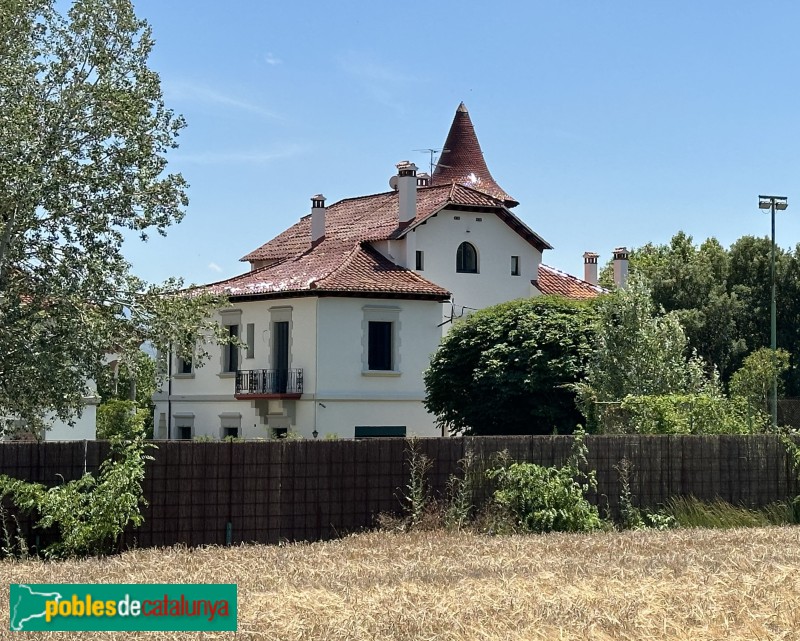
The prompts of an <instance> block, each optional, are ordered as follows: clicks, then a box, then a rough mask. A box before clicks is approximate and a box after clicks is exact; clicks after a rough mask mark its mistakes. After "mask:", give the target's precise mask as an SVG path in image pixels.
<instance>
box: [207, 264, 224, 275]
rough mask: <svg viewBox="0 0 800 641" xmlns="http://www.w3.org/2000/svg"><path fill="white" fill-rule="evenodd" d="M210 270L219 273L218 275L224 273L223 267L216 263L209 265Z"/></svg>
mask: <svg viewBox="0 0 800 641" xmlns="http://www.w3.org/2000/svg"><path fill="white" fill-rule="evenodd" d="M208 268H209V269H210V270H211V271H212V272H217V273H218V274H221V273H222V267H220V266H219V265H217V264H216V263H213V262H212V263H209V264H208Z"/></svg>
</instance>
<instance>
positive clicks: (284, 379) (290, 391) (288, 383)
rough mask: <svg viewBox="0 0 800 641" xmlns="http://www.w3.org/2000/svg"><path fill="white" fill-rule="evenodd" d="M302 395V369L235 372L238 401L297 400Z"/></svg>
mask: <svg viewBox="0 0 800 641" xmlns="http://www.w3.org/2000/svg"><path fill="white" fill-rule="evenodd" d="M302 393H303V370H302V369H240V370H238V371H237V372H236V392H235V396H236V398H237V399H240V400H248V399H256V398H273V399H298V398H300V395H301V394H302Z"/></svg>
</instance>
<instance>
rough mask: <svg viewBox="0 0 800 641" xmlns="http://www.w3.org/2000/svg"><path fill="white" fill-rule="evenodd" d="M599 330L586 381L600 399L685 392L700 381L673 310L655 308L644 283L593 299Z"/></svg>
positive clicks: (633, 281) (633, 282)
mask: <svg viewBox="0 0 800 641" xmlns="http://www.w3.org/2000/svg"><path fill="white" fill-rule="evenodd" d="M597 316H598V323H597V333H596V335H595V339H594V349H593V351H592V355H591V358H590V359H589V363H588V367H587V376H586V385H587V386H588V387H589V388H591V390H592V394H593V396H594V397H595V399H596V400H597V401H599V402H607V401H619V400H621V399H623V398H624V397H625V396H628V395H634V396H648V395H656V394H669V393H672V392H686V391H688V390H689V389H691V388H696V387H697V386H698V385H699V384H700V381H702V374H701V373H699V372H698V367H699V368H700V369H702V366H701V365H700V364H699V361H698V360H697V359H692V360H691V361H689V360H687V355H688V341H687V339H686V334H685V333H684V331H683V328H682V327H681V324H680V322H679V321H678V317H677V315H676V314H674V313H666V314H665V313H657V311H656V308H655V305H654V304H653V299H652V297H651V294H650V288H649V285H648V284H647V282H646V281H645V280H644V279H642V278H639V277H636V276H634V277H632V278H631V280H630V282H629V285H628V288H627V289H621V290H617V291H615V292H613V293H611V294H609V295H607V296H603V297H601V298H600V299H599V300H598V302H597Z"/></svg>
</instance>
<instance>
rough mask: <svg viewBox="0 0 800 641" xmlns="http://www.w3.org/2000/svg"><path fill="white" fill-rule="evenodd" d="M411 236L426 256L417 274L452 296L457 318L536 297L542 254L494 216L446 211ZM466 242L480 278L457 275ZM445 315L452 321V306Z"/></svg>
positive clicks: (445, 311)
mask: <svg viewBox="0 0 800 641" xmlns="http://www.w3.org/2000/svg"><path fill="white" fill-rule="evenodd" d="M456 217H458V218H459V219H458V220H457V219H456ZM479 218H480V219H481V220H480V221H479V220H478V219H479ZM408 235H410V236H415V239H414V244H415V246H416V249H417V250H421V251H422V252H423V253H424V269H423V270H422V271H419V272H418V273H419V274H420V275H422V276H424V277H425V278H427V279H428V280H431V281H433V282H434V283H436V284H437V285H440V286H442V287H444V288H445V289H447V290H448V291H450V292H451V293H452V294H453V298H452V300H453V302H454V303H455V306H456V310H455V311H456V314H459V313H460V311H461V307H462V306H464V307H469V308H473V309H482V308H484V307H488V306H489V305H496V304H497V303H502V302H505V301H509V300H514V299H516V298H527V297H530V296H531V295H532V294H535V290H534V288H532V286H531V281H532V280H535V279H536V278H538V270H539V264H540V263H541V262H542V253H541V252H540V251H539V250H538V249H536V248H535V247H533V246H532V245H531V244H530V243H528V242H527V241H526V240H525V239H524V238H522V237H521V236H519V235H518V234H517V233H516V232H515V231H514V230H513V229H511V227H509V226H508V225H507V224H506V223H505V222H503V221H502V220H501V219H500V218H498V217H497V216H496V215H495V214H493V213H475V212H464V211H454V210H449V209H445V210H442V211H441V212H439V213H438V214H437V215H436V216H434V217H431V218H429V219H428V220H427V222H426V223H425V224H424V225H420V226H419V227H417V228H416V229H415V230H414V231H412V232H410V233H409V234H408ZM464 241H466V242H469V243H471V244H472V245H473V246H474V247H475V249H476V250H477V252H478V273H477V274H459V273H457V272H456V251H457V250H458V246H459V245H460V244H461V243H462V242H464ZM389 249H390V250H391V248H389ZM394 253H396V254H398V255H399V254H402V250H400V249H399V248H397V249H396V250H395V251H394ZM512 256H519V260H520V275H519V276H512V275H511V257H512ZM411 266H412V267H414V265H413V264H412V265H411ZM443 309H444V316H443V317H449V314H450V305H449V304H445V305H444V307H443ZM443 329H444V331H445V332H446V331H447V330H448V329H449V325H445V326H444V327H443Z"/></svg>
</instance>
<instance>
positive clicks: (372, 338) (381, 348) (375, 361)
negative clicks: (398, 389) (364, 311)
mask: <svg viewBox="0 0 800 641" xmlns="http://www.w3.org/2000/svg"><path fill="white" fill-rule="evenodd" d="M368 362H369V369H371V370H390V369H392V323H390V322H387V321H370V323H369V357H368Z"/></svg>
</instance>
